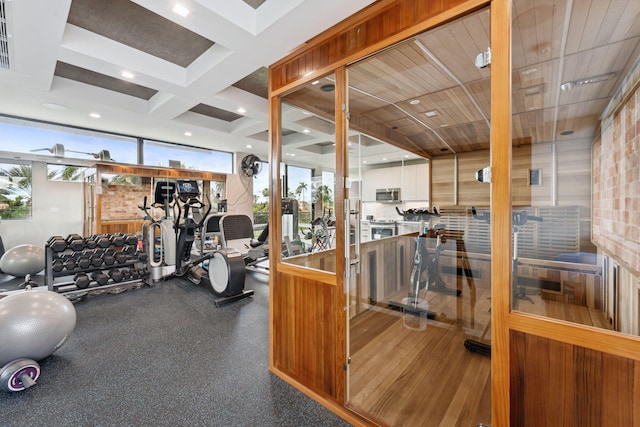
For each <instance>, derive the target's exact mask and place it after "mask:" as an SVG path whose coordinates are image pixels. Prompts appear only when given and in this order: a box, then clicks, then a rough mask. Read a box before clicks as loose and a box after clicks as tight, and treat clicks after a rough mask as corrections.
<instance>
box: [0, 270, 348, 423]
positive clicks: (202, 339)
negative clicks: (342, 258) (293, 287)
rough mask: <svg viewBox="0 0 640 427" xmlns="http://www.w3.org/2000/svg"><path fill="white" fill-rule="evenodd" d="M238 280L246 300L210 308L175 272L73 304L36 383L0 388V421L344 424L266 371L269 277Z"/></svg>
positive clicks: (202, 292)
mask: <svg viewBox="0 0 640 427" xmlns="http://www.w3.org/2000/svg"><path fill="white" fill-rule="evenodd" d="M35 279H36V281H37V280H38V279H39V277H36V278H35ZM245 283H246V284H245V287H246V289H253V290H254V291H255V295H254V296H253V297H250V298H246V299H244V300H241V301H238V302H235V303H232V304H229V305H225V306H222V307H218V308H216V307H215V305H214V303H213V301H214V295H213V294H212V293H211V292H210V291H209V290H208V289H206V288H204V287H198V286H196V285H193V284H191V283H189V282H187V281H186V280H183V279H171V280H168V281H164V282H160V283H158V284H155V285H154V286H151V287H146V286H145V287H142V288H139V289H132V290H128V291H126V292H123V293H120V294H103V295H92V296H88V297H86V298H85V299H83V300H82V301H78V302H76V303H75V304H74V305H75V308H76V312H77V323H76V328H75V330H74V332H73V334H72V335H71V337H70V338H69V340H68V341H67V343H66V344H65V345H64V346H63V347H61V348H60V349H59V350H58V351H57V352H56V353H54V354H53V355H51V356H49V357H47V358H45V359H44V360H42V361H40V366H41V370H42V372H41V376H40V379H39V380H38V384H36V385H35V386H33V387H32V388H30V389H27V390H25V391H22V392H17V393H5V392H2V391H0V425H1V426H7V427H9V426H30V427H31V426H47V427H55V426H348V425H349V424H348V423H346V422H345V421H343V420H342V419H340V418H339V417H337V416H336V415H334V414H333V413H331V412H330V411H328V410H327V409H325V408H324V407H322V406H321V405H319V404H318V403H316V402H315V401H314V400H313V399H310V398H309V397H307V396H305V395H304V394H303V393H301V392H299V391H298V390H296V389H295V388H293V387H292V386H290V385H289V384H287V383H286V382H284V381H282V380H281V379H279V378H278V377H276V376H275V375H273V374H271V373H270V372H269V370H268V354H269V343H268V330H269V307H268V299H269V284H268V281H267V277H266V276H264V275H261V274H257V273H247V279H246V282H245ZM17 284H19V281H17V280H16V279H13V280H7V278H6V277H5V279H4V280H2V278H0V288H5V289H12V288H15V286H17ZM0 345H1V343H0Z"/></svg>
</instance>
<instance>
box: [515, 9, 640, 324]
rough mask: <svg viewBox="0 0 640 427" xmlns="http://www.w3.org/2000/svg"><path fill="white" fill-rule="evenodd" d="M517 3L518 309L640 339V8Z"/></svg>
mask: <svg viewBox="0 0 640 427" xmlns="http://www.w3.org/2000/svg"><path fill="white" fill-rule="evenodd" d="M512 4H513V16H514V26H513V50H512V52H513V61H512V62H513V73H512V74H513V90H512V93H513V100H514V103H513V120H512V121H513V150H512V152H513V166H512V183H511V185H512V206H513V219H512V222H513V273H512V278H513V288H512V294H513V298H512V300H513V301H512V307H513V309H514V310H516V311H521V312H526V313H530V314H535V315H539V316H544V317H549V318H554V319H558V320H564V321H568V322H572V323H578V324H581V325H587V326H593V327H596V328H601V329H608V330H615V331H618V332H623V333H627V334H633V335H639V334H640V322H639V319H640V316H639V314H638V313H640V310H639V306H640V298H639V296H638V295H639V293H638V286H639V285H640V282H639V281H638V279H637V276H636V275H637V271H638V268H639V267H640V266H639V265H638V264H640V263H639V262H638V251H637V249H638V241H639V240H640V238H639V235H638V232H637V230H638V225H639V224H640V222H639V221H640V220H638V218H639V217H638V214H637V208H638V204H637V200H638V190H637V188H638V187H637V184H638V180H639V176H640V175H639V174H638V157H637V153H638V151H637V149H634V138H636V140H637V136H636V135H637V123H636V119H635V118H636V117H637V111H638V107H637V104H636V103H635V101H634V94H633V90H632V89H631V88H630V87H629V86H632V84H626V85H625V80H628V81H629V82H633V79H632V78H631V77H628V76H630V75H631V76H632V75H633V70H634V67H635V68H636V71H635V73H636V75H637V72H638V71H637V67H638V65H637V64H638V61H639V59H640V54H639V53H638V44H639V43H640V31H639V30H638V26H637V21H634V20H635V19H637V16H638V14H639V13H640V4H638V3H637V2H626V1H620V2H611V4H610V5H609V6H607V7H602V8H596V7H595V2H589V1H560V2H556V3H555V4H554V7H551V6H550V5H549V6H548V7H543V6H542V5H540V6H538V7H533V6H532V5H531V4H530V2H528V1H526V0H515V1H513V3H512ZM589 6H591V7H589ZM598 6H605V5H604V4H602V5H598ZM592 18H593V19H592ZM533 22H536V23H537V27H536V29H537V34H539V35H541V36H542V37H540V38H539V39H537V40H538V46H537V48H536V49H533V48H532V47H531V46H529V45H527V44H526V40H529V38H528V37H525V35H526V34H529V33H530V32H531V31H532V30H531V26H532V23H533ZM587 22H593V25H591V24H586V23H587ZM634 22H635V26H634V25H633V23H634ZM612 23H616V24H612ZM552 24H555V25H552ZM547 27H548V28H551V29H553V30H552V31H544V30H542V28H547ZM585 31H586V32H588V33H589V34H593V35H594V36H593V37H586V38H585ZM595 35H598V36H597V37H596V36H595ZM625 92H626V93H625ZM626 99H627V100H626ZM636 147H637V142H636Z"/></svg>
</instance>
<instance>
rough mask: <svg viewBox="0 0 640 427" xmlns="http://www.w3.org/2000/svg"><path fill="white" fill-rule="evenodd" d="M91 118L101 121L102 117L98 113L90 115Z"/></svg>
mask: <svg viewBox="0 0 640 427" xmlns="http://www.w3.org/2000/svg"><path fill="white" fill-rule="evenodd" d="M89 117H93V118H94V119H99V118H100V117H102V116H101V115H100V114H98V113H89Z"/></svg>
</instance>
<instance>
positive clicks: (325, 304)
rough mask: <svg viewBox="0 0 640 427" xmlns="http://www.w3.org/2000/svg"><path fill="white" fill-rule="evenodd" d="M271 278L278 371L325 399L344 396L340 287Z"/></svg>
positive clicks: (277, 275) (274, 274)
mask: <svg viewBox="0 0 640 427" xmlns="http://www.w3.org/2000/svg"><path fill="white" fill-rule="evenodd" d="M271 274H272V276H271V306H270V310H271V313H272V328H273V334H272V336H271V341H272V342H271V348H272V352H273V354H272V360H273V368H275V369H277V370H279V371H281V372H282V373H284V374H286V375H288V376H289V377H291V378H292V379H294V380H296V381H298V382H300V383H302V384H304V385H305V386H307V387H309V388H311V389H312V390H313V391H315V392H317V393H320V394H322V395H324V396H327V397H335V396H341V395H343V389H344V371H343V370H342V361H341V360H338V358H337V355H338V354H339V349H340V346H344V341H343V340H342V339H340V335H339V331H338V328H337V325H338V323H339V319H338V316H339V315H340V313H342V310H341V307H339V306H338V305H337V295H336V290H337V288H336V286H335V285H329V284H326V283H320V282H317V281H315V280H313V279H308V278H305V277H296V276H293V275H291V274H285V273H278V272H272V273H271Z"/></svg>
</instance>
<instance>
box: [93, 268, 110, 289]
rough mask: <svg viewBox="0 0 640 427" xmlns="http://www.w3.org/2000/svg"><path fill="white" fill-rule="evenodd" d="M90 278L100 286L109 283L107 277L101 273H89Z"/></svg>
mask: <svg viewBox="0 0 640 427" xmlns="http://www.w3.org/2000/svg"><path fill="white" fill-rule="evenodd" d="M91 278H92V279H93V280H94V281H95V282H96V283H97V284H98V285H100V286H102V285H106V284H107V282H108V281H109V276H107V275H106V274H104V273H103V272H102V271H94V272H93V273H91Z"/></svg>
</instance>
